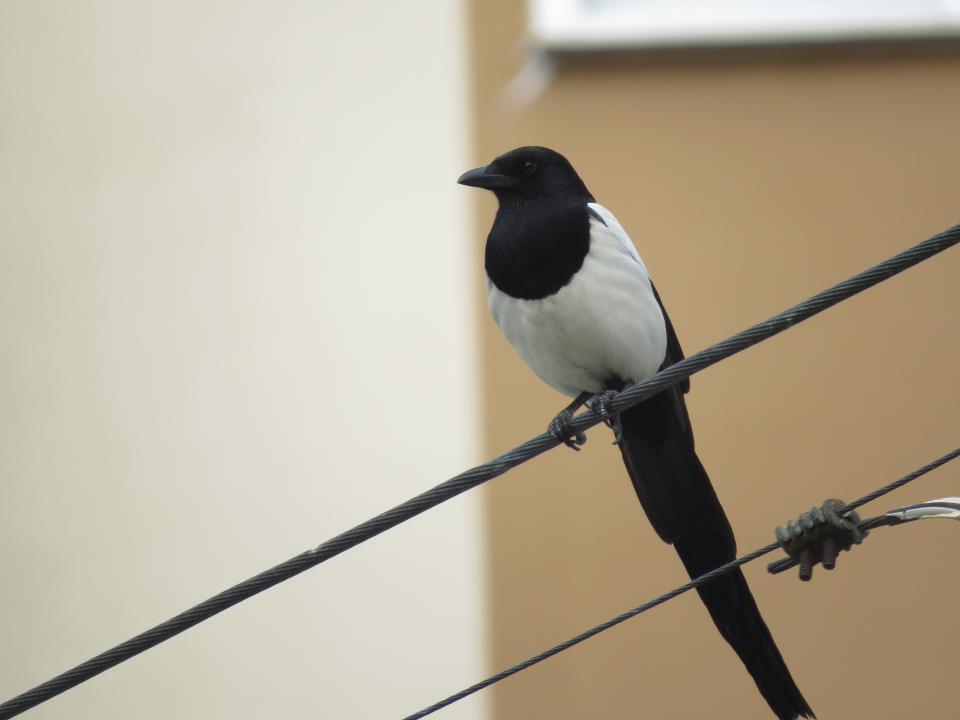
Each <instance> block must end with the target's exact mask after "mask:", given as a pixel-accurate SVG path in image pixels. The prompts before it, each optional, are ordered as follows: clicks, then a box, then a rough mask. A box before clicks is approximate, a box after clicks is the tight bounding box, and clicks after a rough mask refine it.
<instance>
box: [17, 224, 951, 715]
mask: <svg viewBox="0 0 960 720" xmlns="http://www.w3.org/2000/svg"><path fill="white" fill-rule="evenodd" d="M957 243H960V225H954V226H953V227H951V228H949V229H947V230H944V231H943V232H940V233H938V234H936V235H934V236H933V237H930V238H928V239H926V240H924V241H923V242H921V243H918V244H917V245H914V246H913V247H911V248H908V249H907V250H904V251H903V252H900V253H898V254H897V255H895V256H893V257H891V258H889V259H887V260H885V261H883V262H881V263H879V264H877V265H874V266H873V267H871V268H868V269H867V270H864V271H863V272H861V273H858V274H857V275H854V276H852V277H850V278H848V279H846V280H844V281H842V282H840V283H837V284H836V285H834V286H833V287H831V288H828V289H826V290H824V291H822V292H819V293H817V294H816V295H814V296H813V297H811V298H809V299H807V300H805V301H803V302H801V303H799V304H797V305H794V306H793V307H791V308H788V309H787V310H784V311H783V312H780V313H778V314H777V315H774V316H773V317H771V318H768V319H767V320H764V321H763V322H760V323H757V324H756V325H753V326H751V327H749V328H747V329H746V330H743V331H742V332H739V333H737V334H736V335H733V336H732V337H729V338H727V339H726V340H723V341H721V342H718V343H716V344H715V345H711V346H710V347H708V348H706V349H705V350H701V351H700V352H697V353H694V354H693V355H691V356H689V357H688V358H686V359H684V360H681V361H680V362H678V363H677V364H675V365H671V366H670V367H668V368H666V369H665V370H663V371H661V372H659V373H657V374H656V375H654V376H653V377H652V378H650V379H649V380H647V381H645V382H642V383H638V384H636V385H633V386H631V387H629V388H627V389H625V390H624V391H623V392H621V393H619V394H618V395H616V396H615V397H614V398H612V399H611V401H610V402H609V403H608V408H609V410H610V411H611V412H615V413H619V412H622V411H623V410H626V409H627V408H629V407H632V406H633V405H636V404H637V403H639V402H642V401H643V400H645V399H647V398H649V397H651V396H652V395H655V394H656V393H657V392H659V391H660V390H662V389H663V388H665V387H667V386H669V385H673V384H675V383H678V382H680V381H682V380H684V379H686V378H688V377H690V376H691V375H693V374H695V373H697V372H700V371H701V370H703V369H705V368H707V367H710V366H711V365H714V364H715V363H718V362H720V361H721V360H723V359H725V358H728V357H730V356H731V355H734V354H736V353H738V352H741V351H743V350H746V349H747V348H749V347H751V346H753V345H756V344H757V343H759V342H761V341H763V340H766V339H767V338H770V337H773V336H774V335H777V334H778V333H781V332H783V331H784V330H786V329H788V328H790V327H792V326H794V325H796V324H797V323H799V322H802V321H804V320H806V319H808V318H810V317H812V316H814V315H816V314H818V313H820V312H822V311H823V310H826V309H827V308H829V307H831V306H833V305H836V304H837V303H839V302H841V301H843V300H846V299H848V298H850V297H852V296H854V295H856V294H858V293H860V292H862V291H864V290H866V289H868V288H870V287H873V286H874V285H876V284H878V283H880V282H882V281H884V280H887V279H889V278H890V277H893V276H894V275H896V274H898V273H900V272H903V271H904V270H906V269H908V268H911V267H913V266H914V265H917V264H918V263H920V262H922V261H924V260H927V259H929V258H931V257H933V256H934V255H937V254H938V253H941V252H943V251H944V250H946V249H948V248H950V247H952V246H954V245H956V244H957ZM601 420H602V418H601V417H600V415H598V414H597V413H595V412H594V411H592V410H588V411H586V412H584V413H581V414H580V415H577V416H576V417H574V418H573V420H572V421H571V422H570V425H569V427H570V429H571V430H572V431H573V432H582V431H584V430H587V429H589V428H591V427H593V426H594V425H596V424H598V423H599V422H601ZM558 444H559V441H557V440H556V439H555V438H554V437H553V436H552V435H550V434H549V433H546V432H544V433H541V434H540V435H538V436H536V437H534V438H532V439H530V440H528V441H527V442H525V443H523V444H522V445H519V446H517V447H515V448H513V449H512V450H510V451H509V452H506V453H504V454H503V455H500V456H499V457H497V458H495V459H493V460H491V461H489V462H486V463H484V464H482V465H478V466H477V467H474V468H471V469H470V470H467V471H465V472H463V473H461V474H459V475H456V476H455V477H453V478H450V479H449V480H447V481H445V482H443V483H440V484H439V485H436V486H435V487H433V488H431V489H429V490H427V491H425V492H423V493H421V494H420V495H417V496H416V497H414V498H411V499H410V500H407V501H406V502H404V503H401V504H400V505H397V506H396V507H394V508H392V509H390V510H387V511H385V512H383V513H381V514H380V515H377V516H376V517H373V518H371V519H369V520H367V521H366V522H363V523H361V524H360V525H357V526H356V527H354V528H351V529H350V530H347V531H345V532H343V533H341V534H340V535H337V536H336V537H334V538H332V539H330V540H327V541H326V542H324V543H322V544H321V545H318V546H317V547H315V548H313V549H311V550H307V551H304V552H302V553H300V554H299V555H296V556H294V557H292V558H290V559H289V560H286V561H284V562H282V563H280V564H279V565H275V566H274V567H272V568H270V569H269V570H266V571H264V572H262V573H260V574H258V575H255V576H254V577H252V578H249V579H248V580H244V581H243V582H240V583H238V584H237V585H234V586H233V587H231V588H229V589H227V590H224V591H223V592H220V593H218V594H216V595H214V596H213V597H211V598H208V599H207V600H204V601H203V602H201V603H199V604H198V605H195V606H193V607H191V608H189V609H188V610H185V611H183V612H181V613H180V614H178V615H176V616H174V617H172V618H170V619H169V620H167V621H165V622H163V623H160V624H159V625H156V626H155V627H153V628H151V629H149V630H146V631H145V632H143V633H140V634H139V635H137V636H135V637H133V638H131V639H129V640H127V641H125V642H122V643H120V644H119V645H117V646H115V647H113V648H111V649H109V650H106V651H105V652H103V653H101V654H99V655H96V656H95V657H93V658H91V659H89V660H87V661H86V662H83V663H81V664H80V665H77V666H76V667H74V668H72V669H70V670H67V671H66V672H64V673H62V674H60V675H58V676H56V677H54V678H52V679H50V680H47V681H46V682H44V683H42V684H41V685H38V686H36V687H35V688H33V689H31V690H27V691H26V692H24V693H22V694H20V695H18V696H16V697H14V698H12V699H10V700H8V701H6V702H4V703H3V704H2V705H0V720H6V719H7V718H11V717H14V716H16V715H19V714H20V713H22V712H24V711H26V710H29V709H30V708H32V707H34V706H36V705H39V704H40V703H42V702H45V701H46V700H49V699H50V698H52V697H55V696H57V695H59V694H60V693H63V692H65V691H66V690H69V689H70V688H73V687H76V686H77V685H79V684H80V683H82V682H85V681H86V680H89V679H90V678H92V677H94V676H96V675H99V674H100V673H102V672H104V671H105V670H108V669H110V668H112V667H114V666H115V665H118V664H119V663H121V662H124V661H125V660H129V659H130V658H132V657H135V656H136V655H139V654H140V653H142V652H144V651H145V650H148V649H150V648H152V647H154V646H155V645H158V644H160V643H161V642H164V641H166V640H169V639H170V638H172V637H174V636H176V635H179V634H180V633H181V632H183V631H184V630H187V629H189V628H191V627H193V626H194V625H197V624H198V623H200V622H203V621H204V620H206V619H208V618H210V617H212V616H214V615H216V614H218V613H220V612H222V611H224V610H226V609H227V608H230V607H232V606H233V605H236V604H237V603H240V602H242V601H243V600H246V599H247V598H249V597H252V596H253V595H256V594H257V593H260V592H262V591H264V590H266V589H268V588H270V587H273V586H274V585H277V584H278V583H281V582H283V581H284V580H288V579H290V578H292V577H294V576H296V575H299V574H300V573H302V572H304V571H305V570H308V569H310V568H312V567H314V566H315V565H319V564H320V563H322V562H324V561H326V560H329V559H330V558H332V557H334V556H336V555H339V554H340V553H342V552H344V551H346V550H349V549H350V548H352V547H354V546H355V545H358V544H360V543H361V542H364V541H366V540H369V539H370V538H373V537H375V536H377V535H379V534H380V533H382V532H384V531H385V530H389V529H390V528H392V527H395V526H396V525H399V524H400V523H402V522H405V521H406V520H409V519H411V518H413V517H415V516H417V515H419V514H420V513H422V512H425V511H426V510H429V509H431V508H433V507H435V506H437V505H439V504H440V503H442V502H444V501H446V500H449V499H451V498H453V497H456V496H457V495H460V494H461V493H463V492H466V491H467V490H470V489H472V488H474V487H476V486H478V485H480V484H482V483H484V482H487V481H488V480H492V479H493V478H495V477H498V476H499V475H502V474H504V473H505V472H507V471H508V470H510V469H511V468H513V467H516V466H517V465H520V464H521V463H524V462H526V461H528V460H531V459H532V458H534V457H536V456H538V455H540V454H542V453H544V452H546V451H547V450H550V449H551V448H554V447H556V446H557V445H558Z"/></svg>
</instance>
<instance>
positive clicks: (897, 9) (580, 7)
mask: <svg viewBox="0 0 960 720" xmlns="http://www.w3.org/2000/svg"><path fill="white" fill-rule="evenodd" d="M529 2H530V19H531V23H530V24H531V30H532V34H533V36H534V39H535V40H536V41H537V42H538V43H540V44H541V45H543V46H544V47H547V48H552V49H558V50H563V49H567V50H576V49H603V48H630V47H657V46H683V45H687V46H689V45H744V44H760V43H764V44H766V43H775V42H841V41H846V40H881V39H893V38H898V39H899V38H925V37H949V36H960V0H529Z"/></svg>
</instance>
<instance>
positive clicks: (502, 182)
mask: <svg viewBox="0 0 960 720" xmlns="http://www.w3.org/2000/svg"><path fill="white" fill-rule="evenodd" d="M457 182H458V183H460V184H461V185H469V186H471V187H479V188H486V189H487V190H492V191H493V192H494V194H496V196H497V199H498V200H499V201H500V204H501V205H503V204H504V203H505V202H509V201H511V200H514V201H516V202H518V203H521V204H527V203H529V202H535V201H537V200H547V199H557V200H573V201H582V202H584V203H587V202H592V201H593V197H592V196H591V195H590V192H589V191H588V190H587V188H586V186H585V185H584V184H583V181H582V180H581V179H580V176H579V175H577V171H576V170H574V169H573V166H572V165H571V164H570V162H569V161H568V160H567V159H566V158H565V157H564V156H563V155H561V154H560V153H558V152H556V151H555V150H551V149H550V148H545V147H537V146H529V147H520V148H517V149H516V150H511V151H510V152H508V153H504V154H503V155H501V156H500V157H498V158H497V159H496V160H494V161H493V162H492V163H490V164H489V165H487V166H486V167H479V168H475V169H473V170H468V171H467V172H465V173H464V174H463V175H461V176H460V178H459V179H458V180H457Z"/></svg>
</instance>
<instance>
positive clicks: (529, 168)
mask: <svg viewBox="0 0 960 720" xmlns="http://www.w3.org/2000/svg"><path fill="white" fill-rule="evenodd" d="M536 171H537V164H536V163H535V162H533V161H532V160H527V161H526V162H525V163H524V164H523V174H524V175H533V174H534V173H535V172H536Z"/></svg>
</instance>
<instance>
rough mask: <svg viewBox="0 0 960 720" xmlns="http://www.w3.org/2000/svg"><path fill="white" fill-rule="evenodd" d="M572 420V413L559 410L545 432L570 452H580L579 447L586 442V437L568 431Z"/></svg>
mask: <svg viewBox="0 0 960 720" xmlns="http://www.w3.org/2000/svg"><path fill="white" fill-rule="evenodd" d="M571 420H573V413H572V412H571V411H570V410H561V411H560V413H559V414H558V415H557V416H556V417H555V418H554V419H553V420H551V421H550V425H549V426H548V427H547V432H548V433H550V434H551V435H553V436H554V437H555V438H556V439H557V440H559V441H560V442H562V443H563V444H564V445H566V446H567V447H568V448H570V449H571V450H576V451H577V452H579V451H580V445H583V444H584V443H585V442H587V436H586V435H584V434H583V433H574V432H573V430H571V429H570V421H571Z"/></svg>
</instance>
